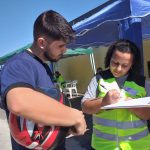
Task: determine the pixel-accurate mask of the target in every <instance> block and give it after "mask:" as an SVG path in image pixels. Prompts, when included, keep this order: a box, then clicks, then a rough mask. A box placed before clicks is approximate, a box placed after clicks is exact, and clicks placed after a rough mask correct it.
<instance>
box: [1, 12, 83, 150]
mask: <svg viewBox="0 0 150 150" xmlns="http://www.w3.org/2000/svg"><path fill="white" fill-rule="evenodd" d="M33 36H34V41H33V44H32V46H31V48H29V49H27V50H25V51H23V52H21V53H19V54H17V55H15V56H14V57H13V58H11V59H10V60H9V61H8V62H7V63H6V64H5V67H4V68H3V70H2V71H1V94H2V97H3V99H2V102H3V107H4V108H5V110H6V113H7V116H9V113H10V112H11V113H13V114H15V115H17V116H21V117H23V118H26V119H28V120H31V121H33V122H35V123H39V124H41V125H45V126H50V125H54V126H63V127H73V128H72V129H73V130H72V131H71V132H72V133H73V134H75V135H83V134H84V132H85V131H86V123H85V119H84V115H83V113H82V112H81V111H79V110H77V109H73V108H70V107H68V106H65V105H62V104H61V103H60V102H58V101H56V100H54V99H53V98H51V97H49V96H47V95H45V94H43V93H42V92H39V89H46V90H48V89H51V88H53V87H54V84H53V81H52V80H53V76H52V74H51V72H50V71H48V66H47V65H46V63H45V62H47V61H50V62H56V61H58V60H59V59H60V58H61V57H62V55H63V54H64V52H65V51H66V45H67V44H68V43H69V42H70V41H71V40H72V39H73V38H74V36H75V35H74V31H73V29H72V27H71V26H70V25H69V23H68V22H67V21H66V20H65V19H64V18H63V17H62V16H61V15H60V14H59V13H57V12H55V11H53V10H50V11H46V12H43V13H42V14H41V15H39V16H38V18H37V19H36V21H35V23H34V31H33ZM38 137H39V135H38ZM12 149H13V150H26V149H27V148H25V147H23V146H21V145H20V144H18V142H16V141H15V140H14V139H13V138H12ZM60 149H61V150H63V149H65V148H64V143H63V144H62V145H60V146H58V148H57V150H60Z"/></svg>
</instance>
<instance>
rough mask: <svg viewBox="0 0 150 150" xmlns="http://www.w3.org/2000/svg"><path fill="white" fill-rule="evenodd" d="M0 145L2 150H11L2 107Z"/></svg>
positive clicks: (0, 112) (0, 114)
mask: <svg viewBox="0 0 150 150" xmlns="http://www.w3.org/2000/svg"><path fill="white" fill-rule="evenodd" d="M0 147H1V149H3V150H11V142H10V133H9V127H8V123H7V119H6V115H5V112H4V111H3V110H2V109H0Z"/></svg>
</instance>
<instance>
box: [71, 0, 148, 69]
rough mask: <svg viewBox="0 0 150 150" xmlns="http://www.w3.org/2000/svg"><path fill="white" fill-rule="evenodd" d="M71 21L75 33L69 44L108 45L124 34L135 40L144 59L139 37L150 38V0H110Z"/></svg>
mask: <svg viewBox="0 0 150 150" xmlns="http://www.w3.org/2000/svg"><path fill="white" fill-rule="evenodd" d="M71 23H72V25H73V28H74V30H75V31H76V33H77V34H76V36H77V38H76V41H75V42H74V43H72V44H70V45H69V46H70V47H71V48H76V47H84V48H86V47H89V46H90V47H91V46H92V47H93V46H102V45H108V44H110V43H112V42H114V41H116V40H117V39H123V38H124V39H128V40H131V41H132V42H134V43H136V45H137V46H138V47H139V48H140V50H141V55H142V59H143V42H142V41H143V40H146V39H150V0H110V1H108V2H106V3H104V4H103V5H101V6H99V7H97V8H95V9H93V10H91V11H90V12H88V13H86V14H84V15H82V16H80V17H78V18H77V19H75V20H73V21H72V22H71ZM142 61H143V60H142ZM142 72H144V71H143V70H142Z"/></svg>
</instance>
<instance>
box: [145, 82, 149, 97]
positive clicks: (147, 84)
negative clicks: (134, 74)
mask: <svg viewBox="0 0 150 150" xmlns="http://www.w3.org/2000/svg"><path fill="white" fill-rule="evenodd" d="M145 89H146V93H147V94H146V96H150V84H149V82H148V81H147V80H146V81H145Z"/></svg>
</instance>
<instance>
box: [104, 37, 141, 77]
mask: <svg viewBox="0 0 150 150" xmlns="http://www.w3.org/2000/svg"><path fill="white" fill-rule="evenodd" d="M116 50H118V51H120V52H122V53H131V54H132V55H133V65H132V67H131V69H130V72H132V73H133V74H134V75H139V74H140V73H141V68H142V61H141V53H140V50H139V48H138V47H137V46H136V45H135V44H134V43H133V42H131V41H129V40H125V39H122V40H118V41H117V42H115V43H113V44H112V45H111V46H110V47H109V48H108V51H107V54H106V57H105V68H108V67H109V66H110V60H111V57H112V55H113V53H114V52H115V51H116Z"/></svg>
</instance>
